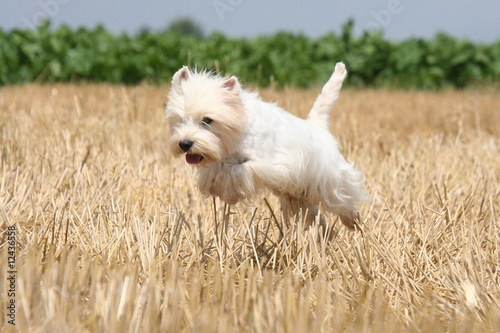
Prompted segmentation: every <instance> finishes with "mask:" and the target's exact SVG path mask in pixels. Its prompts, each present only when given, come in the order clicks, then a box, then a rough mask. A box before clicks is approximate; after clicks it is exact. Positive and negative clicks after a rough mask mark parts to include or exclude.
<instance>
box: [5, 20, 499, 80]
mask: <svg viewBox="0 0 500 333" xmlns="http://www.w3.org/2000/svg"><path fill="white" fill-rule="evenodd" d="M352 27H353V22H352V21H350V22H348V23H347V24H346V25H345V26H344V27H343V31H342V32H341V33H340V34H339V35H336V34H333V33H331V34H327V35H325V36H323V37H321V38H317V39H313V38H308V37H306V36H304V35H300V34H292V33H287V32H283V33H277V34H274V35H269V36H259V37H255V38H228V37H226V36H225V35H223V34H220V33H212V34H211V35H210V36H208V37H206V38H200V37H194V36H181V35H179V34H176V33H173V32H157V33H152V32H148V31H144V32H142V33H139V34H136V35H132V36H131V35H127V34H120V35H113V34H111V33H109V32H108V31H106V30H105V29H104V28H103V27H97V28H95V29H92V30H90V29H83V28H81V29H77V30H72V29H70V28H68V27H67V26H61V27H59V28H57V29H53V28H51V27H50V24H49V23H45V24H43V25H41V26H40V27H39V28H38V29H37V30H36V31H29V30H12V31H2V30H0V85H5V84H18V83H26V82H33V81H36V82H68V81H94V82H111V83H126V84H135V83H139V82H142V81H148V82H152V83H159V82H167V81H169V80H170V78H171V76H172V74H173V73H174V72H175V71H176V70H177V69H179V68H180V67H181V66H182V65H185V64H188V65H191V66H197V67H198V68H205V67H208V68H210V69H215V70H217V71H222V72H224V73H231V74H235V75H237V76H239V77H240V79H242V80H243V81H244V82H245V83H247V84H256V85H259V86H268V85H270V84H276V85H278V86H282V85H285V84H287V85H292V86H299V87H307V86H312V85H320V84H322V83H323V82H324V81H325V80H326V79H327V78H328V77H329V75H330V74H331V72H332V70H333V67H334V64H335V62H337V61H344V62H345V63H346V65H347V66H348V70H349V73H350V76H349V81H348V82H349V84H351V85H355V86H376V87H397V88H400V87H403V88H419V89H439V88H443V87H459V88H462V87H466V86H471V85H483V84H496V83H498V82H499V81H500V41H498V42H496V43H492V44H487V45H485V44H474V43H472V42H470V41H467V40H458V39H455V38H452V37H450V36H448V35H445V34H438V35H436V36H435V37H434V38H433V39H430V40H424V39H417V38H412V39H408V40H405V41H401V42H395V41H388V40H387V39H385V38H384V37H383V35H382V33H381V32H370V33H365V34H363V35H362V36H359V37H357V36H354V35H353V33H352Z"/></svg>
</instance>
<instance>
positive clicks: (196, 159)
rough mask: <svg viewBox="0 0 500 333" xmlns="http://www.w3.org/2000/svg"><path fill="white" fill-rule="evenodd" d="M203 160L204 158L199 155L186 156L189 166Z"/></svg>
mask: <svg viewBox="0 0 500 333" xmlns="http://www.w3.org/2000/svg"><path fill="white" fill-rule="evenodd" d="M202 159H203V156H201V155H199V154H186V162H188V163H189V164H198V163H200V162H201V160H202Z"/></svg>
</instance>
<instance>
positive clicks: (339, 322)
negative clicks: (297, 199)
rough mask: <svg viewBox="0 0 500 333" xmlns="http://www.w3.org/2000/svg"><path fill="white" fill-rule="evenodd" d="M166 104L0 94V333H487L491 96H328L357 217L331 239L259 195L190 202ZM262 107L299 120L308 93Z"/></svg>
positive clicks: (43, 91)
mask: <svg viewBox="0 0 500 333" xmlns="http://www.w3.org/2000/svg"><path fill="white" fill-rule="evenodd" d="M168 88H169V87H168V86H161V87H153V86H148V85H139V86H120V85H108V84H83V83H80V84H47V85H37V84H29V85H23V86H4V87H0V168H1V170H2V171H1V174H0V258H1V259H0V262H1V266H0V280H1V281H2V289H1V290H0V305H1V308H2V311H0V312H1V314H2V316H1V317H0V327H2V329H1V331H2V332H14V331H16V332H198V331H202V332H242V331H244V332H340V331H342V332H402V331H405V332H429V331H432V332H499V331H500V316H499V314H500V221H499V216H498V214H499V210H500V198H499V196H500V183H499V181H498V178H499V176H500V94H498V89H496V88H495V89H494V88H482V89H478V90H463V91H457V90H444V91H441V92H425V91H398V90H374V89H364V90H359V89H353V88H351V89H345V90H343V91H342V93H341V96H340V99H339V100H338V102H337V104H336V105H335V108H334V110H333V112H332V117H331V132H332V133H333V134H334V135H335V137H336V138H337V139H338V141H339V142H340V144H341V145H342V147H343V151H342V152H343V154H344V156H346V158H347V159H348V160H350V161H353V162H354V164H355V166H356V167H357V168H359V169H360V170H361V171H362V172H363V173H364V174H365V176H366V189H367V191H368V192H369V193H370V195H371V197H372V200H371V201H370V202H366V203H364V204H363V205H362V206H361V214H362V216H363V217H364V219H363V220H364V221H363V225H362V227H361V231H360V232H350V231H348V230H347V229H346V228H344V227H343V226H342V225H341V223H340V222H339V221H338V218H337V217H335V216H331V215H329V217H328V220H329V221H330V224H331V225H332V227H333V228H334V229H335V230H336V231H337V232H338V233H337V235H336V237H335V238H334V239H333V240H332V241H328V240H325V239H323V238H322V237H321V236H320V235H321V232H320V230H318V228H317V227H316V226H313V227H311V228H309V229H305V228H304V227H303V226H302V225H301V223H299V224H294V223H289V221H284V219H283V217H282V216H281V213H280V210H279V205H278V202H277V200H276V198H275V197H274V196H273V195H272V194H270V193H267V192H264V193H263V194H262V195H261V196H259V197H257V198H255V199H254V200H251V201H248V202H245V203H241V204H238V205H235V206H227V205H225V204H224V203H222V202H220V201H219V200H218V199H213V198H206V197H203V196H202V195H200V193H199V192H198V190H197V188H196V181H197V175H196V170H195V169H194V168H192V167H190V166H188V165H187V164H186V163H185V161H184V160H183V159H175V158H173V157H171V156H170V153H169V151H168V150H167V140H168V126H167V123H166V121H165V120H164V115H163V110H164V104H165V102H166V99H167V97H166V94H167V92H168ZM259 91H260V92H261V95H262V97H263V99H264V100H266V101H276V102H278V105H280V106H281V107H283V108H284V109H286V110H288V111H289V112H291V113H293V114H295V115H297V116H300V117H302V118H304V117H305V116H306V115H307V112H308V110H309V109H310V107H311V106H312V103H313V102H314V99H315V98H316V96H317V94H318V92H319V89H308V90H303V89H296V88H284V89H282V90H274V89H270V88H269V89H260V90H259ZM9 227H10V229H9ZM9 231H14V236H15V245H14V246H13V245H11V244H10V243H9V236H10V235H11V234H10V233H9ZM11 247H14V250H15V261H14V263H13V266H12V267H11V266H10V264H12V262H11V259H10V258H11V257H12V256H11V254H10V251H11V250H12V249H10V248H11ZM11 271H12V272H15V273H10V272H11ZM12 275H14V279H15V286H14V293H15V296H13V295H9V288H11V286H10V285H9V280H8V278H10V277H12ZM12 300H14V303H15V311H14V317H15V326H14V325H11V324H10V323H9V320H12V319H11V318H12V317H9V316H8V314H9V313H10V312H9V311H10V310H9V309H8V306H9V304H11V303H12Z"/></svg>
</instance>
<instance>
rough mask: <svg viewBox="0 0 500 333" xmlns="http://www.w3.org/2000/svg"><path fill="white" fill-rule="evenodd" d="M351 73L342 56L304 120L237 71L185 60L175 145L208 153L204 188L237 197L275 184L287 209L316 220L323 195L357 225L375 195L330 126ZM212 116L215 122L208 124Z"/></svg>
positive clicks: (177, 85) (175, 83) (176, 84)
mask: <svg viewBox="0 0 500 333" xmlns="http://www.w3.org/2000/svg"><path fill="white" fill-rule="evenodd" d="M346 75H347V71H346V69H345V66H344V64H343V63H338V64H337V65H336V66H335V71H334V73H333V75H332V77H331V78H330V80H329V81H328V82H327V83H326V84H325V86H324V87H323V90H322V92H321V94H320V95H319V97H318V98H317V100H316V102H315V103H314V105H313V108H312V109H311V112H310V113H309V116H308V118H307V120H302V119H299V118H297V117H295V116H293V115H291V114H290V113H288V112H286V111H284V110H283V109H281V108H279V107H277V106H276V105H275V104H270V103H266V102H264V101H262V100H261V98H260V97H259V95H258V94H257V93H253V92H249V91H246V90H243V89H241V87H240V85H239V83H238V80H237V79H236V78H235V77H231V78H229V79H224V78H221V77H219V76H215V75H211V74H209V73H206V72H201V73H199V72H191V71H189V69H188V68H187V67H183V68H182V69H180V70H179V71H178V72H177V73H176V74H175V75H174V77H173V79H172V88H171V91H170V94H169V101H168V104H167V110H166V115H167V119H168V120H169V123H170V127H171V131H172V136H171V139H170V147H171V150H172V152H173V153H174V154H175V155H181V154H184V151H183V150H182V149H181V148H180V147H179V143H180V142H181V141H183V140H188V141H190V142H192V143H193V145H192V147H191V148H190V149H189V151H187V153H188V154H198V155H201V156H203V159H202V161H201V163H199V164H197V165H198V166H200V168H199V183H198V186H199V189H200V190H201V192H202V193H205V194H210V195H214V196H218V197H220V198H221V199H222V200H224V201H225V202H227V203H229V204H234V203H236V202H238V201H240V200H242V199H245V198H250V197H252V196H254V195H255V194H256V193H257V192H258V191H259V190H260V189H262V188H264V187H267V188H269V189H271V190H272V191H273V192H274V193H275V194H276V195H277V196H279V197H280V202H281V205H282V208H283V212H284V215H285V216H288V217H291V216H293V215H296V214H298V213H300V212H302V213H304V214H306V213H307V215H306V218H307V221H308V222H309V223H311V222H312V221H313V220H314V218H315V216H316V215H317V214H318V205H319V204H320V203H321V205H322V207H323V208H324V209H326V210H327V211H330V212H332V213H334V214H336V215H339V216H340V218H341V220H342V222H343V223H344V224H345V225H346V226H347V227H349V228H350V229H355V226H356V225H357V222H358V221H359V214H358V210H357V208H356V205H357V204H358V203H359V202H361V201H364V200H365V199H366V198H367V195H366V193H365V192H364V190H363V183H364V178H363V175H362V174H361V173H360V172H359V171H358V170H356V169H355V168H354V167H353V165H352V163H348V162H346V160H345V159H344V157H343V156H342V155H341V154H340V152H339V145H338V143H337V141H336V140H335V138H334V137H333V136H332V135H331V134H330V132H329V131H328V123H329V115H330V111H331V109H332V107H333V104H334V102H335V100H336V99H337V98H338V96H339V93H340V89H341V87H342V82H343V80H344V78H345V77H346ZM206 118H210V119H211V120H212V122H211V123H210V124H206V123H205V122H204V120H206ZM320 221H322V223H324V218H323V217H321V218H320Z"/></svg>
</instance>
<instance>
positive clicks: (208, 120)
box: [201, 117, 213, 125]
mask: <svg viewBox="0 0 500 333" xmlns="http://www.w3.org/2000/svg"><path fill="white" fill-rule="evenodd" d="M201 121H202V122H203V124H205V125H210V124H211V123H212V122H213V120H212V119H211V118H208V117H205V118H203V119H202V120H201Z"/></svg>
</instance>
